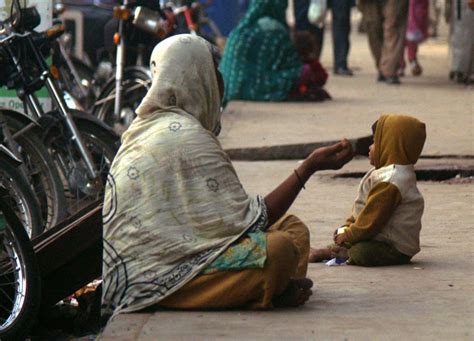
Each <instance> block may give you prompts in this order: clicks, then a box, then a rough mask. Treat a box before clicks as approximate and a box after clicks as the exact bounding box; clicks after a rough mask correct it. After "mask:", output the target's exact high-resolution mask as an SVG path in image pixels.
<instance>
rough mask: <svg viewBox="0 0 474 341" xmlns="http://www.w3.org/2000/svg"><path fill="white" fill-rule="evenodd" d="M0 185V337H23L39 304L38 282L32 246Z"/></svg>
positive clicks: (8, 338)
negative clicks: (4, 198) (4, 199)
mask: <svg viewBox="0 0 474 341" xmlns="http://www.w3.org/2000/svg"><path fill="white" fill-rule="evenodd" d="M6 196H7V194H6V193H5V191H4V190H2V189H0V339H1V340H24V339H25V337H26V336H27V335H28V332H29V330H30V328H31V327H32V325H33V323H34V321H35V319H36V317H37V314H38V309H39V305H40V300H41V287H40V286H41V283H40V274H39V270H38V265H37V263H36V258H35V253H34V251H33V246H32V244H31V242H30V240H29V238H28V235H27V233H26V230H25V229H24V227H23V226H22V224H21V222H20V220H19V219H18V218H17V216H16V215H15V212H13V211H12V210H11V209H10V206H9V203H7V202H5V201H3V199H1V198H3V197H6Z"/></svg>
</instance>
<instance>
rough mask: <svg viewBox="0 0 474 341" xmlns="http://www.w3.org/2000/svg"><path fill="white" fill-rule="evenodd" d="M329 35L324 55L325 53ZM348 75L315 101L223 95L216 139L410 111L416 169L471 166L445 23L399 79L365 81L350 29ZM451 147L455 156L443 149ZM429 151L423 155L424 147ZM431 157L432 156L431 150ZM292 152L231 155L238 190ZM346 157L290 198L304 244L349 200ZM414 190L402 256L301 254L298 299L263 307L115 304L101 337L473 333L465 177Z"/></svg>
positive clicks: (450, 336) (269, 180) (360, 46)
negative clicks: (409, 258) (340, 260)
mask: <svg viewBox="0 0 474 341" xmlns="http://www.w3.org/2000/svg"><path fill="white" fill-rule="evenodd" d="M330 43H331V39H330V36H326V45H325V47H324V55H323V64H324V65H325V66H327V67H328V68H329V67H330V66H331V65H332V63H331V58H332V51H331V44H330ZM352 46H353V47H352V52H351V57H350V64H351V66H352V67H353V68H354V69H355V72H356V75H355V77H353V78H341V77H333V76H332V75H331V77H330V79H329V83H328V87H327V88H328V90H329V92H330V93H331V95H332V96H333V98H334V99H333V100H332V101H327V102H324V103H305V104H301V103H271V104H269V103H248V102H247V103H245V102H235V103H231V105H229V107H228V108H227V110H226V112H225V114H224V122H223V123H224V130H223V134H222V138H221V141H222V144H223V147H224V148H226V149H235V148H248V147H271V146H278V145H286V144H299V143H312V142H324V141H331V140H337V139H339V138H341V137H348V138H356V137H361V136H365V135H368V134H369V133H370V126H371V124H372V123H373V122H374V121H375V120H376V119H377V117H378V116H379V115H380V113H382V112H386V113H406V114H410V115H414V116H416V117H418V118H420V119H421V120H423V121H424V122H426V124H427V131H428V137H427V143H426V146H425V149H424V152H423V156H424V157H425V159H423V160H421V161H420V163H419V165H418V166H419V167H418V168H419V169H422V168H423V169H431V168H433V169H434V168H437V167H438V168H439V167H441V166H443V167H445V168H449V167H451V168H452V167H454V166H458V167H460V166H464V167H467V168H470V169H471V170H472V169H473V168H474V161H473V157H474V143H473V142H474V139H473V136H472V131H473V128H474V125H473V117H474V106H473V105H474V91H473V87H472V86H470V87H466V86H463V85H457V84H454V83H452V82H451V81H449V80H448V58H447V56H448V48H447V43H446V28H445V27H444V28H443V29H442V37H441V38H439V39H438V40H432V41H429V42H428V43H426V44H425V45H423V46H422V47H421V51H420V62H421V64H422V65H423V67H424V70H425V75H424V76H423V77H420V78H418V79H415V78H413V77H411V76H407V77H405V78H404V79H402V82H403V84H402V85H401V86H399V87H397V86H388V85H385V84H380V83H376V82H375V77H376V73H375V71H374V67H373V64H372V59H371V57H370V54H369V51H368V46H367V42H366V37H365V36H364V35H360V34H358V33H356V32H354V33H353V34H352ZM453 156H460V158H453ZM426 157H428V158H426ZM433 157H440V158H433ZM297 162H298V160H290V161H256V162H245V161H236V162H235V167H236V169H237V172H238V174H239V176H240V178H241V180H242V183H243V185H244V188H246V190H247V191H248V192H249V193H255V194H257V193H260V194H266V193H268V192H269V191H271V190H272V189H273V188H274V187H275V186H276V185H278V184H279V182H280V181H282V180H283V179H284V178H286V177H287V176H289V175H290V174H291V172H292V171H293V169H294V168H295V166H296V164H297ZM368 168H369V164H368V160H367V159H364V158H360V159H356V160H354V161H352V162H351V163H350V164H349V165H347V166H346V167H345V168H344V169H343V170H341V171H338V172H322V173H321V174H316V175H315V176H313V178H312V179H311V180H310V181H309V182H308V184H307V186H306V188H307V189H306V190H305V191H303V192H302V193H301V195H300V196H299V197H298V199H297V200H296V202H295V203H294V205H293V207H292V209H291V213H293V214H296V215H298V216H299V217H300V218H301V219H302V220H303V221H305V222H306V223H307V225H308V226H309V228H310V230H311V233H312V235H311V241H312V243H313V245H315V246H324V245H326V244H327V243H329V242H330V237H331V233H332V231H333V230H334V228H335V227H337V226H339V225H340V224H341V222H343V220H344V218H345V217H346V216H347V215H348V213H349V212H350V208H351V205H352V202H353V200H354V197H355V194H356V191H357V184H358V182H359V181H360V179H358V178H335V177H334V175H336V174H338V173H347V172H364V171H366V170H367V169H368ZM419 188H420V191H421V192H422V194H423V195H424V197H425V207H426V209H425V213H424V216H423V229H422V235H421V238H422V243H421V249H422V251H421V252H420V253H419V254H418V255H416V256H415V257H414V259H413V262H412V264H409V265H405V266H395V267H384V268H360V267H351V266H342V267H327V266H326V265H324V264H311V265H310V268H309V277H310V278H311V279H313V281H314V282H315V287H314V291H313V296H312V297H311V299H310V301H309V303H308V304H306V305H305V306H303V307H301V308H298V309H279V310H273V311H264V312H249V311H222V312H204V311H196V312H179V311H161V312H155V313H149V314H129V315H121V316H119V317H117V318H116V319H115V320H114V321H112V322H111V323H110V324H109V325H108V327H107V328H106V330H105V332H104V333H103V335H102V336H101V339H102V340H189V339H193V340H210V339H234V340H237V339H239V340H242V339H248V340H255V339H259V340H275V339H276V340H298V339H305V340H472V339H473V338H474V317H473V316H474V284H473V283H474V257H473V256H474V252H473V250H474V240H473V239H474V237H473V233H472V230H473V228H474V183H473V181H472V178H471V179H470V180H469V179H467V180H462V179H457V180H456V181H443V182H434V181H420V182H419Z"/></svg>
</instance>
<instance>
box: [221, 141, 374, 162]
mask: <svg viewBox="0 0 474 341" xmlns="http://www.w3.org/2000/svg"><path fill="white" fill-rule="evenodd" d="M338 142H339V140H337V141H323V142H310V143H296V144H285V145H275V146H264V147H251V148H230V149H226V150H225V152H226V153H227V154H228V155H229V157H230V158H231V159H232V160H238V161H271V160H301V159H305V158H306V157H307V156H308V155H309V154H310V153H311V152H312V151H313V150H315V149H316V148H320V147H325V146H329V145H332V144H335V143H338ZM349 142H350V143H351V144H352V146H353V148H355V154H356V155H363V156H367V155H368V154H369V146H370V144H371V143H372V136H364V137H361V138H357V139H350V140H349Z"/></svg>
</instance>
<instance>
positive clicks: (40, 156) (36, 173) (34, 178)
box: [6, 116, 67, 236]
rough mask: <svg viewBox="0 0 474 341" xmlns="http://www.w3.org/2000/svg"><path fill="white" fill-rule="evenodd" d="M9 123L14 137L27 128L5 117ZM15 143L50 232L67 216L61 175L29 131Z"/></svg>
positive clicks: (45, 225)
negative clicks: (50, 229)
mask: <svg viewBox="0 0 474 341" xmlns="http://www.w3.org/2000/svg"><path fill="white" fill-rule="evenodd" d="M6 120H7V124H8V127H9V128H10V131H11V133H12V134H15V133H16V132H18V131H20V130H21V129H22V128H24V124H23V123H21V122H20V121H18V120H16V119H14V118H13V117H11V116H8V117H6ZM15 141H16V143H17V144H18V146H19V147H20V153H21V156H22V161H23V163H24V164H25V165H26V168H27V170H28V177H29V178H28V181H29V182H30V185H31V187H32V188H33V190H34V194H35V196H36V198H37V200H38V204H39V206H40V210H41V218H42V221H43V227H44V229H49V228H51V227H53V226H55V225H56V224H58V223H59V222H60V221H62V220H63V219H64V218H65V217H66V215H67V206H66V200H65V196H64V189H63V185H62V181H61V178H60V175H59V173H58V171H57V169H56V167H55V166H54V163H53V160H52V158H51V156H50V155H49V154H48V150H47V149H46V147H45V146H44V144H43V142H42V141H41V139H40V138H39V136H38V135H37V134H35V133H34V132H32V131H28V132H26V133H24V134H21V135H19V136H18V137H17V138H16V139H15ZM33 236H35V235H33Z"/></svg>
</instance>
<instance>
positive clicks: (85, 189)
mask: <svg viewBox="0 0 474 341" xmlns="http://www.w3.org/2000/svg"><path fill="white" fill-rule="evenodd" d="M75 123H76V126H77V128H78V129H79V131H80V133H81V138H82V140H83V142H84V144H85V146H86V148H87V150H88V151H89V153H90V154H91V157H92V160H93V162H94V165H95V167H96V169H97V171H98V172H99V177H98V182H96V183H91V181H90V180H89V179H88V178H87V169H86V166H85V163H84V161H83V160H82V158H81V156H80V155H79V153H78V151H77V148H76V146H75V145H74V143H73V142H72V140H71V139H68V138H66V137H65V136H64V134H58V133H57V132H55V131H52V132H50V133H49V134H48V136H47V137H46V140H45V143H46V145H47V146H48V149H49V151H50V154H51V155H52V157H53V160H54V163H55V165H56V166H57V168H58V170H59V172H60V174H61V178H62V179H63V187H64V190H65V195H66V201H67V203H68V207H69V210H68V211H69V213H70V214H74V213H76V212H78V211H79V210H81V209H82V208H84V207H86V206H87V205H89V204H90V203H92V202H96V201H98V200H99V201H101V200H102V199H103V194H104V188H105V184H106V181H107V174H108V172H109V169H110V166H111V164H112V161H113V158H114V157H115V154H116V152H117V150H118V144H119V138H118V136H117V135H115V134H113V133H112V132H110V131H109V130H107V129H106V128H104V127H102V126H100V125H99V124H96V123H94V122H92V121H88V120H80V119H79V120H77V119H76V120H75Z"/></svg>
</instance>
